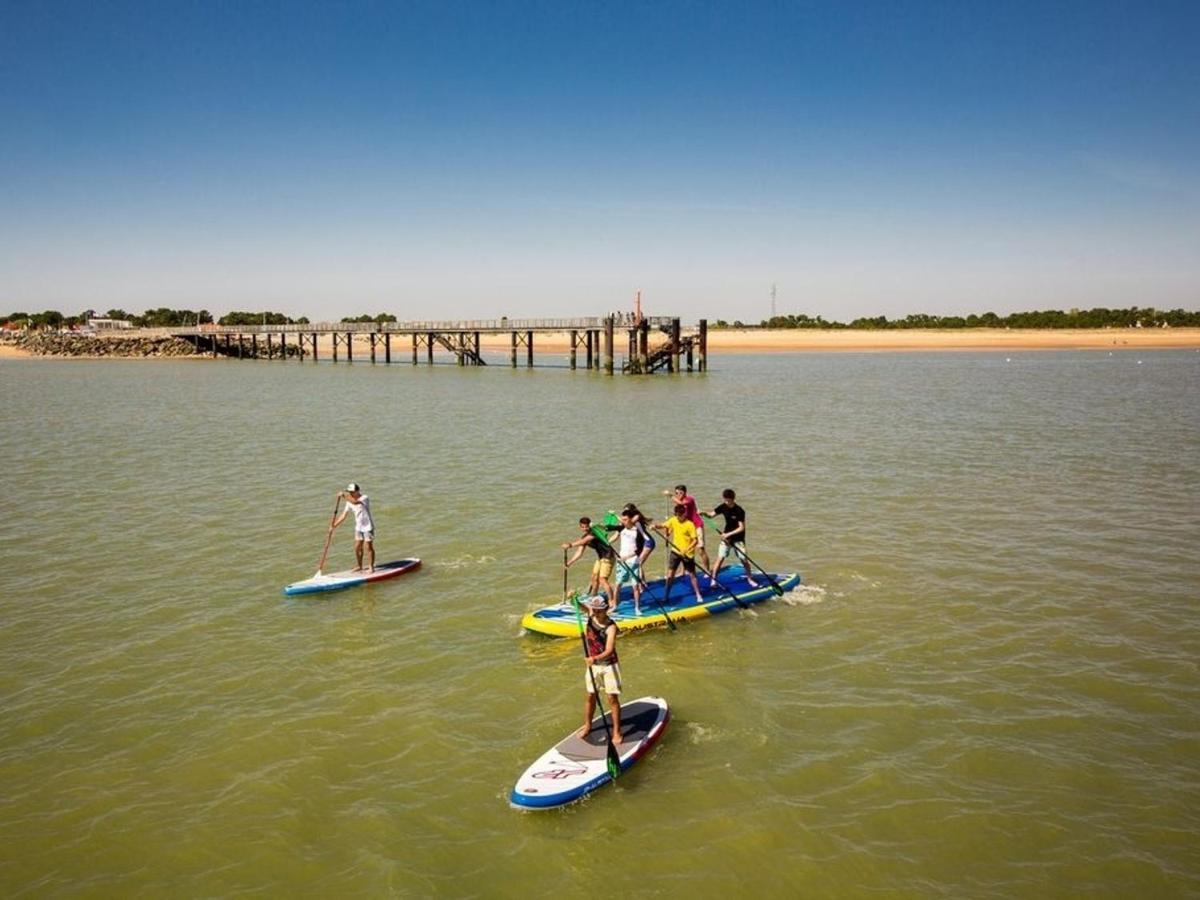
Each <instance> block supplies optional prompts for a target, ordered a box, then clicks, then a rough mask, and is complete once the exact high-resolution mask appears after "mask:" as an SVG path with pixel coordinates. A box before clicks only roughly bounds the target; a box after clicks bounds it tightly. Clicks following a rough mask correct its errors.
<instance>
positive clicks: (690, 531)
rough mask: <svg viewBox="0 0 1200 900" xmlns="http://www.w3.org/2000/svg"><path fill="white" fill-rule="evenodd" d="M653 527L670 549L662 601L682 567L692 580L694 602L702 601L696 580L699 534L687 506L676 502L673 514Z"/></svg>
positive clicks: (669, 592) (664, 600) (668, 597)
mask: <svg viewBox="0 0 1200 900" xmlns="http://www.w3.org/2000/svg"><path fill="white" fill-rule="evenodd" d="M654 529H655V531H661V532H662V534H663V536H664V537H665V538H666V539H667V545H668V547H670V550H671V553H670V558H669V559H668V560H667V588H666V595H665V597H664V598H663V602H664V603H665V602H667V601H668V600H669V599H670V597H671V583H672V582H673V581H674V580H675V576H676V574H677V573H678V572H679V569H680V568H681V567H682V568H683V571H684V572H686V573H687V577H688V578H689V579H690V580H691V582H692V590H693V591H695V593H696V602H697V603H703V602H704V597H703V596H702V595H701V594H700V583H699V582H698V581H696V545H697V544H698V543H699V536H698V535H697V534H696V526H695V525H694V524H692V520H691V517H690V516H689V515H688V510H687V507H686V506H684V505H683V504H682V503H676V504H675V515H673V516H671V518H669V519H667V521H665V522H663V523H662V524H661V525H655V526H654Z"/></svg>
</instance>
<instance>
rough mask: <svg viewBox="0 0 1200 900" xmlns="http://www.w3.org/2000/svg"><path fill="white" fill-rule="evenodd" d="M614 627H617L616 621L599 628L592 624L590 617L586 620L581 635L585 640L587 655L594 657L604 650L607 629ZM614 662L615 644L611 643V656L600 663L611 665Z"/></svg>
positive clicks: (615, 656) (615, 659)
mask: <svg viewBox="0 0 1200 900" xmlns="http://www.w3.org/2000/svg"><path fill="white" fill-rule="evenodd" d="M616 627H617V623H616V622H609V623H608V624H607V625H605V626H604V628H603V629H602V630H601V629H597V628H596V626H595V625H593V624H592V620H591V619H590V618H589V619H588V620H587V628H585V629H584V630H583V636H584V640H585V641H587V652H588V656H590V657H592V658H593V659H595V658H596V657H597V656H599V655H600V654H602V653H603V652H604V648H605V647H606V646H607V645H608V629H609V628H616ZM616 662H617V645H616V644H613V652H612V656H611V657H609V658H608V659H606V660H604V661H603V662H602V663H601V665H604V666H611V665H613V664H614V663H616Z"/></svg>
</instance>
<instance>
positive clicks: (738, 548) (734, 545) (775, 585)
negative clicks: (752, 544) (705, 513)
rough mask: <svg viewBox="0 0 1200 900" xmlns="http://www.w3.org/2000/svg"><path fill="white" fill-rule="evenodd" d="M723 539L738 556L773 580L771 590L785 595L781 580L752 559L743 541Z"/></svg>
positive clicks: (769, 579) (779, 594) (777, 594)
mask: <svg viewBox="0 0 1200 900" xmlns="http://www.w3.org/2000/svg"><path fill="white" fill-rule="evenodd" d="M721 540H722V541H725V543H726V544H729V549H730V550H732V551H733V552H734V553H736V554H737V555H738V556H740V557H741V558H742V561H743V562H748V563H750V565H752V566H754V568H756V569H758V571H759V572H761V573H762V575H763V577H764V578H766V579H767V581H769V582H771V590H773V591H774V592H775V594H776V596H779V597H782V596H783V588H781V587H780V586H779V582H777V581H776V580H775V579H774V578H772V577H771V573H770V572H768V571H767V570H766V569H764V568H763V567H762V566H760V565H759V564H758V563H756V562H755V561H754V560H752V559H751V558H750V554H749V553H747V552H746V550H745V548H744V547H742V542H741V541H733V542H730V541H726V540H725V538H721Z"/></svg>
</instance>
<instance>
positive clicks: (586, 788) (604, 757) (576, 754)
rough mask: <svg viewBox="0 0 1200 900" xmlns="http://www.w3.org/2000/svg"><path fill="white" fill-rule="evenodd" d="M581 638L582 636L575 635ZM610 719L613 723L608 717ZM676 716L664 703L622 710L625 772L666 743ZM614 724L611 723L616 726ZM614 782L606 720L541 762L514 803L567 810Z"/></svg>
mask: <svg viewBox="0 0 1200 900" xmlns="http://www.w3.org/2000/svg"><path fill="white" fill-rule="evenodd" d="M575 633H576V634H578V633H579V632H578V630H576V632H575ZM604 718H605V719H607V718H608V714H607V713H605V715H604ZM670 718H671V711H670V710H669V709H668V708H667V701H666V700H664V699H662V697H642V698H640V699H638V700H631V701H630V702H628V703H622V704H621V734H622V737H623V740H622V742H621V743H620V744H618V745H617V754H618V755H619V756H620V759H621V771H622V772H624V771H625V770H626V769H628V768H629V767H630V766H632V765H633V764H634V763H635V762H637V761H638V760H639V759H641V758H642V756H644V755H645V753H646V751H647V750H649V749H650V748H651V747H652V746H654V742H655V741H657V740H658V739H659V738H660V737H662V733H663V731H665V730H666V727H667V722H668V721H669V720H670ZM610 724H611V722H610ZM609 781H612V779H611V778H610V777H609V774H608V742H607V740H606V739H605V732H604V722H603V720H602V719H593V720H592V730H591V731H590V732H589V733H588V736H587V737H586V738H581V737H579V735H578V729H576V731H573V732H571V734H570V736H569V737H566V738H563V740H561V741H559V742H558V743H557V744H555V745H554V746H553V747H551V748H550V749H549V750H547V751H546V752H545V753H543V754H542V755H541V757H539V758H538V761H537V762H535V763H534V764H533V765H532V766H530V767H529V768H528V769H526V770H525V774H524V775H522V776H521V777H520V778H519V779H517V786H516V787H514V788H513V791H512V796H511V797H510V798H509V799H510V801H511V802H512V805H513V806H522V807H527V808H530V809H546V808H547V807H551V806H562V805H563V804H564V803H570V802H571V801H572V800H578V799H579V798H580V797H582V796H584V795H585V794H590V793H591V792H592V791H594V790H595V789H596V788H598V787H600V786H601V785H603V784H606V783H608V782H609Z"/></svg>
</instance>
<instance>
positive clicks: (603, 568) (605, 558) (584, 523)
mask: <svg viewBox="0 0 1200 900" xmlns="http://www.w3.org/2000/svg"><path fill="white" fill-rule="evenodd" d="M579 530H580V531H582V532H583V535H582V536H581V537H579V538H577V539H575V540H573V541H570V542H569V543H566V544H563V545H562V548H563V549H564V550H566V549H568V548H570V547H574V548H575V555H574V556H572V557H571V558H570V559H569V560H567V562H566V567H567V568H568V569H569V568H571V566H572V565H574V564H575V563H577V562H578V561H579V557H581V556H583V551H584V550H585V549H586V548H587V547H591V548H592V549H593V550H595V551H596V562H595V564H593V566H592V577H591V580H590V581H589V582H588V593H589V594H595V593H596V592H597V591H599V590H600V588H601V587H603V588H604V593H605V594H607V595H608V602H609V603H610V604H611V605H612V606H614V607H615V606H616V605H617V594H616V591H615V590H614V589H613V584H612V570H613V561H614V560H615V559H616V552H615V551H614V550H613V548H612V545H611V544H610V543H609V542H608V541H605V540H602V539H600V538H599V537H597V536H596V535H595V534H593V533H592V520H591V519H590V518H588V517H587V516H580V517H579Z"/></svg>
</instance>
